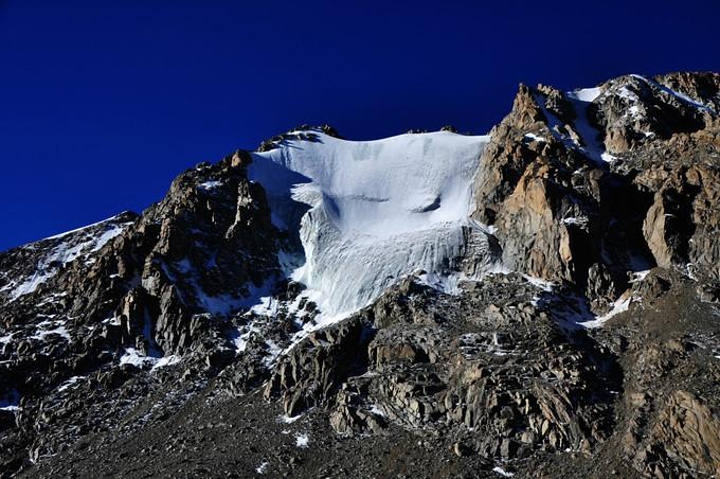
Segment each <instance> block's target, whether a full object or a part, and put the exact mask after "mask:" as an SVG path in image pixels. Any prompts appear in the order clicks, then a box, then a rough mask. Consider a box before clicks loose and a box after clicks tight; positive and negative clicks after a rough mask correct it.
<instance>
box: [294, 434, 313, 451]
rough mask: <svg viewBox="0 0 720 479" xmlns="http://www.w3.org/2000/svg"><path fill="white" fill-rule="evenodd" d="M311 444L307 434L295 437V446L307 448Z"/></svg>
mask: <svg viewBox="0 0 720 479" xmlns="http://www.w3.org/2000/svg"><path fill="white" fill-rule="evenodd" d="M308 444H310V437H309V436H308V435H307V434H298V435H297V436H295V446H296V447H300V448H306V447H308Z"/></svg>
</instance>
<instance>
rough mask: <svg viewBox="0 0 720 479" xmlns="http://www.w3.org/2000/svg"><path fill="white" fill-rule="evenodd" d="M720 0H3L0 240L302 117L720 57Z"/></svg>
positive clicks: (337, 115) (429, 121) (43, 230)
mask: <svg viewBox="0 0 720 479" xmlns="http://www.w3.org/2000/svg"><path fill="white" fill-rule="evenodd" d="M718 20H720V2H718V1H717V0H706V1H697V0H685V1H683V2H681V3H678V2H676V1H674V2H669V1H667V2H662V1H631V0H624V1H616V0H609V1H608V0H606V1H592V2H590V1H582V0H574V1H572V2H569V1H562V0H560V1H554V2H540V1H534V2H518V1H512V0H497V1H493V2H483V1H474V2H451V1H443V0H435V1H433V2H422V1H414V2H409V1H408V2H404V1H393V0H384V1H374V0H367V1H363V2H352V1H337V0H336V1H328V2H316V1H297V0H295V1H288V2H273V1H269V0H265V1H254V2H246V1H219V0H217V1H212V0H196V1H182V0H172V1H170V0H150V1H140V0H122V1H120V0H88V1H79V0H63V1H59V0H46V1H40V0H0V221H1V223H0V250H3V249H6V248H9V247H12V246H16V245H19V244H22V243H25V242H28V241H32V240H35V239H39V238H42V237H45V236H48V235H51V234H55V233H58V232H61V231H65V230H68V229H72V228H76V227H79V226H82V225H84V224H87V223H91V222H94V221H98V220H100V219H103V218H106V217H108V216H112V215H114V214H116V213H118V212H120V211H122V210H126V209H132V210H135V211H141V210H142V209H143V208H145V207H146V206H148V205H149V204H150V203H152V202H154V201H157V200H158V199H160V198H161V197H162V195H163V194H164V192H165V190H166V188H167V186H168V185H169V183H170V181H171V180H172V178H173V177H174V176H175V175H176V174H178V173H179V172H180V171H182V170H183V169H185V168H188V167H190V166H192V165H194V164H196V163H198V162H200V161H204V160H210V161H215V160H218V159H220V158H221V157H222V156H224V155H225V154H227V153H229V152H231V151H233V150H234V149H236V148H239V147H242V148H254V147H255V146H257V144H258V143H259V142H260V141H261V140H262V139H264V138H267V137H270V136H272V135H274V134H276V133H279V132H282V131H285V130H287V129H289V128H291V127H293V126H296V125H298V124H301V123H312V124H319V123H325V122H327V123H330V124H332V125H334V126H335V127H336V128H337V129H338V130H339V131H340V132H341V133H342V134H343V135H345V136H346V137H348V138H350V139H373V138H379V137H384V136H390V135H393V134H397V133H401V132H404V131H407V130H408V129H410V128H428V129H436V128H439V127H441V126H442V125H444V124H448V123H452V124H455V125H457V126H458V127H459V128H460V129H461V130H465V131H471V132H475V133H484V132H486V131H487V130H488V129H489V128H490V127H491V126H492V125H493V124H494V123H496V122H498V121H499V120H500V119H501V118H502V116H503V115H504V114H505V113H506V112H507V111H508V109H509V108H510V106H511V103H512V99H513V96H514V93H515V91H516V89H517V84H518V83H519V82H525V83H529V84H536V83H538V82H542V83H546V84H551V85H555V86H558V87H562V88H565V89H571V88H573V87H576V86H592V85H595V84H596V83H598V82H600V81H602V80H604V79H606V78H609V77H613V76H617V75H620V74H624V73H630V72H637V73H645V74H654V73H662V72H667V71H673V70H714V71H718V70H720V55H719V52H718V46H720V33H719V32H720V29H718V28H717V22H718Z"/></svg>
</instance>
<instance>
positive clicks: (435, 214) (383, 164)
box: [249, 132, 489, 319]
mask: <svg viewBox="0 0 720 479" xmlns="http://www.w3.org/2000/svg"><path fill="white" fill-rule="evenodd" d="M488 141H489V137H487V136H461V135H457V134H453V133H449V132H437V133H427V134H408V135H400V136H396V137H392V138H387V139H384V140H377V141H366V142H354V141H345V140H339V139H337V138H334V137H331V136H328V135H325V134H322V133H319V132H318V133H317V141H301V140H287V141H285V142H284V143H283V144H282V146H280V147H278V148H276V149H274V150H271V151H269V152H264V153H257V154H254V157H253V163H252V164H251V165H250V166H249V176H250V179H251V180H253V181H258V182H260V183H261V184H262V185H263V187H264V188H265V190H266V191H267V193H268V201H269V203H270V207H271V210H272V211H273V222H274V223H275V224H276V226H278V227H279V228H281V229H289V230H296V229H297V228H299V231H300V239H301V241H302V245H303V249H304V255H305V263H304V264H303V265H302V266H301V267H299V268H297V269H295V270H293V271H292V272H291V276H292V278H293V279H294V280H296V281H299V282H301V283H304V284H305V285H306V286H307V287H308V288H309V290H310V291H309V292H308V294H314V295H315V294H316V295H317V300H316V302H317V303H318V306H319V307H320V310H321V311H322V312H323V315H324V316H325V317H326V318H333V319H339V318H340V317H343V316H345V315H347V314H349V313H351V312H353V311H356V310H357V309H360V308H362V307H363V306H365V305H366V304H368V303H369V302H371V301H372V300H374V299H376V298H377V297H378V296H380V294H382V292H383V291H384V290H385V289H386V288H388V287H389V286H391V285H392V284H393V283H395V282H397V281H399V280H401V279H402V278H404V277H406V276H408V275H410V274H412V273H413V272H415V271H417V270H424V271H427V272H428V273H434V274H439V275H446V274H448V273H449V272H450V271H451V270H452V269H453V267H454V266H457V265H455V264H454V260H455V259H456V258H457V257H459V256H460V255H461V254H462V253H463V252H464V251H465V248H467V247H468V245H469V244H475V245H480V246H479V247H480V248H483V247H485V248H487V242H486V237H485V232H484V231H483V230H482V229H481V228H479V227H478V226H476V225H474V224H473V223H472V222H471V221H470V220H469V215H470V212H471V208H472V180H473V175H474V174H475V171H476V169H477V166H478V164H479V158H480V155H481V153H482V151H483V149H484V148H485V145H486V144H487V142H488ZM476 247H477V246H476ZM488 261H489V254H488Z"/></svg>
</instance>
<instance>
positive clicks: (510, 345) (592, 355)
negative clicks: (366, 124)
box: [0, 73, 720, 477]
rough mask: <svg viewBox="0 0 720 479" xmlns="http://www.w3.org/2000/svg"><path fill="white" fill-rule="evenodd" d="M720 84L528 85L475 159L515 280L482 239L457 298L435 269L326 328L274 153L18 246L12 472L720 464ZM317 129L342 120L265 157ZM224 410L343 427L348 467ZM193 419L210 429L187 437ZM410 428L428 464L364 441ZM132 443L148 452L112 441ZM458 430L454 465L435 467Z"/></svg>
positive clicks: (8, 441) (4, 287)
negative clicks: (279, 196)
mask: <svg viewBox="0 0 720 479" xmlns="http://www.w3.org/2000/svg"><path fill="white" fill-rule="evenodd" d="M719 91H720V76H719V75H716V74H697V73H677V74H668V75H662V76H658V77H655V78H645V77H641V76H638V75H629V76H625V77H620V78H616V79H613V80H610V81H608V82H605V83H603V84H601V85H599V86H598V87H596V88H593V89H585V90H577V91H574V92H562V91H560V90H557V89H555V88H552V87H547V86H542V85H540V86H538V87H537V88H531V87H527V86H524V85H521V87H520V89H519V92H518V94H517V96H516V98H515V101H514V104H513V108H512V110H511V112H510V113H509V114H508V116H507V117H506V118H505V119H504V120H503V121H502V122H501V123H500V124H499V125H497V126H496V127H494V128H493V130H492V131H491V133H490V140H489V143H488V145H487V146H486V147H485V149H484V151H483V153H482V157H481V158H478V168H477V171H476V172H475V176H474V184H473V191H474V212H473V213H472V219H473V220H474V221H476V222H478V223H479V224H481V225H483V228H485V230H487V231H488V232H490V233H491V235H490V240H491V244H492V246H493V251H495V257H496V260H497V263H496V266H497V268H496V271H497V272H496V273H490V274H484V275H483V276H482V277H477V276H476V275H475V273H476V271H473V268H474V266H473V265H475V264H477V261H476V260H475V258H473V254H477V253H476V252H475V250H474V249H473V248H467V249H466V250H465V254H466V256H467V257H466V258H460V259H459V260H458V261H456V264H457V265H460V268H464V269H465V270H464V271H457V274H459V275H460V274H465V276H466V277H471V278H474V280H472V281H466V282H461V283H460V284H459V286H458V289H457V290H453V291H448V290H447V289H445V288H439V287H438V286H437V285H436V283H435V282H434V281H433V278H432V273H433V272H417V274H415V275H413V276H411V277H408V278H405V279H402V280H399V281H398V282H396V283H395V285H394V286H392V287H391V288H389V289H388V290H387V291H385V293H384V294H383V295H382V296H381V297H379V298H378V299H376V300H375V301H373V302H372V304H370V305H368V306H367V307H365V308H363V309H361V310H359V311H357V312H356V313H354V314H352V315H350V316H349V317H347V318H345V319H342V320H341V321H339V322H336V323H335V324H331V325H329V326H327V327H325V328H322V329H316V328H313V327H312V325H313V324H314V323H315V322H316V321H317V320H318V319H320V318H321V317H322V316H321V315H322V311H319V310H318V308H317V305H316V304H315V303H314V302H313V301H312V300H311V299H310V298H308V297H306V296H305V295H304V294H303V290H304V286H303V284H301V283H298V282H295V281H293V279H292V278H288V277H287V274H286V268H285V265H284V264H283V263H284V261H285V259H286V254H285V253H287V252H297V251H298V247H299V245H298V240H297V238H296V237H295V236H293V232H292V231H284V230H282V229H281V228H278V227H277V225H276V224H274V223H273V221H272V211H271V208H270V205H269V202H268V199H267V195H266V191H265V188H264V187H263V185H262V184H260V183H257V182H253V181H251V180H250V179H249V178H248V174H247V170H248V165H250V164H251V162H252V161H253V156H252V154H251V153H250V152H245V151H238V152H236V153H235V154H233V155H230V156H228V157H227V158H225V159H223V160H222V161H220V162H219V163H217V164H215V165H210V164H200V165H198V166H197V167H196V168H193V169H191V170H188V171H186V172H185V173H183V174H182V175H180V176H179V177H178V178H177V179H176V180H175V181H174V182H173V184H172V185H171V187H170V190H169V192H168V194H167V196H166V197H165V198H164V199H163V200H162V201H161V202H159V203H158V204H156V205H153V206H152V207H150V208H149V209H148V210H146V211H145V212H144V213H143V214H142V215H135V214H132V213H124V214H122V215H120V216H118V217H115V218H112V219H110V220H107V221H105V222H101V223H98V224H97V225H93V226H91V227H88V228H85V229H81V230H78V231H75V232H70V233H67V234H65V235H62V236H59V237H55V238H49V239H47V240H43V241H40V242H37V243H33V244H31V245H27V246H23V247H20V248H17V249H14V250H11V251H8V252H5V253H2V254H0V443H2V447H0V470H1V471H2V474H4V475H5V476H8V477H10V476H14V475H21V476H38V477H49V476H56V475H58V474H61V475H66V476H73V475H74V476H78V477H79V476H83V477H84V476H90V475H92V474H93V465H94V464H95V465H96V464H99V463H102V462H109V463H111V464H114V466H112V468H111V469H109V470H107V471H106V474H107V475H124V474H130V473H131V470H134V469H133V468H138V467H140V465H142V468H144V470H146V471H148V473H150V474H155V475H162V476H174V477H184V476H188V477H191V476H197V475H205V476H211V477H217V476H220V474H221V472H222V474H223V475H232V474H235V475H236V476H237V477H252V476H254V475H256V474H259V472H258V471H257V470H256V469H262V472H263V473H264V474H267V475H270V476H280V475H282V474H287V475H289V474H301V473H302V474H303V475H306V476H322V477H328V476H330V477H344V475H345V474H346V473H347V471H352V470H353V469H355V470H356V471H366V473H365V474H366V476H367V477H402V475H403V474H412V475H418V476H419V477H483V476H487V477H493V476H495V477H497V475H498V474H500V473H499V472H498V470H499V471H502V473H504V474H508V473H510V472H512V473H514V474H515V475H516V477H538V476H539V477H608V476H610V475H620V476H622V477H712V476H714V475H718V474H720V468H719V467H718V464H720V436H719V434H718V431H719V430H720V419H719V418H720V403H718V399H717V398H718V397H720V396H719V395H718V384H720V363H718V358H719V357H720V328H718V317H719V316H720V310H719V309H718V303H719V302H720V269H719V267H718V264H720V262H719V260H720V241H719V238H718V228H719V222H720V211H719V210H718V206H717V205H718V204H720V203H719V202H718V200H719V199H720V191H719V190H720V178H718V174H719V172H718V171H719V168H720V151H719V150H720V148H719V147H720V123H719V120H718V107H719V105H720V93H719ZM317 132H322V133H324V134H330V135H332V136H337V133H336V132H334V130H332V129H330V128H329V127H325V128H324V129H322V130H315V129H313V128H310V127H303V128H297V129H295V130H293V131H292V132H291V133H289V134H287V135H281V136H278V137H276V138H274V139H272V140H270V141H268V142H265V143H263V145H262V147H261V148H260V150H263V151H272V150H273V149H276V148H283V147H284V144H285V142H287V141H289V140H292V141H311V142H312V141H317ZM258 305H260V307H259V306H258ZM260 395H262V398H260ZM209 404H213V406H212V407H216V408H218V410H223V411H226V412H225V414H227V415H229V416H230V417H234V418H236V419H235V420H237V421H239V422H238V423H237V424H236V427H238V428H240V429H241V430H242V431H243V432H242V434H244V436H243V437H244V439H245V440H246V441H247V440H249V441H251V442H252V441H257V440H259V439H261V438H263V434H264V433H263V431H265V433H268V434H269V432H268V431H275V430H276V429H277V426H276V425H273V424H270V423H269V422H267V421H270V419H272V416H267V417H268V418H269V419H263V420H266V423H264V424H265V425H264V426H262V429H261V430H256V431H253V430H250V429H248V427H247V426H244V425H247V424H251V423H252V424H255V423H256V422H257V421H256V420H255V419H248V418H247V417H245V418H244V419H242V420H241V419H238V418H237V417H236V416H237V415H238V414H240V413H238V412H236V411H234V408H235V407H239V408H243V407H250V408H255V409H257V411H258V413H257V415H258V416H257V417H258V418H264V417H266V416H263V414H265V415H267V414H272V413H261V412H260V411H266V410H268V408H270V410H272V408H276V414H277V415H281V416H282V417H283V418H284V420H287V421H299V422H297V423H293V424H297V425H298V426H297V427H307V428H309V429H311V430H313V431H314V430H316V429H313V428H320V429H318V430H321V429H322V428H325V429H322V430H325V431H328V430H332V433H331V437H332V438H334V439H329V440H325V441H320V440H318V443H322V446H321V447H320V446H319V449H318V450H316V451H315V452H314V453H315V454H318V453H320V455H322V453H323V451H324V452H326V453H327V454H328V457H329V458H331V459H330V460H331V461H333V463H334V464H336V465H337V468H336V469H333V470H327V468H325V467H323V466H322V465H318V464H317V461H316V460H315V459H313V458H312V457H310V456H309V455H308V454H307V453H306V451H305V450H304V449H303V450H302V451H297V452H293V453H289V452H287V450H286V449H283V448H284V446H282V443H281V442H282V441H281V439H282V434H281V433H282V431H279V432H278V431H276V432H275V433H276V434H279V436H278V438H279V439H278V440H277V441H280V442H277V441H275V440H274V439H273V440H272V441H275V442H273V444H274V446H272V447H274V448H275V449H272V451H276V452H277V454H276V452H272V451H270V450H268V451H252V450H247V451H246V450H243V453H242V454H241V455H238V456H236V457H233V455H232V450H233V447H238V446H233V444H232V443H231V442H228V441H229V439H224V437H225V436H223V435H221V434H220V435H218V434H216V433H215V432H214V431H213V429H214V428H215V427H213V428H210V427H209V426H207V425H206V424H200V425H198V424H197V423H196V422H195V421H194V419H193V417H196V416H197V417H203V414H204V413H203V411H204V410H205V408H207V407H211V406H208V405H209ZM203 405H205V406H203ZM251 410H254V409H251ZM243 414H245V413H243ZM298 417H299V418H298ZM228 420H230V419H228ZM169 421H172V422H173V424H174V426H173V427H175V428H176V431H177V432H178V436H179V437H187V439H186V440H185V442H183V443H181V444H178V445H177V447H176V448H174V449H164V452H163V451H160V450H159V448H165V446H164V442H166V441H167V435H165V436H164V437H163V436H162V435H161V434H160V431H162V430H163V428H164V427H165V424H167V423H168V422H169ZM253 421H255V422H253ZM270 422H272V421H270ZM212 424H215V423H214V422H213V423H212ZM281 424H282V422H281ZM282 427H290V426H282ZM293 427H295V426H293ZM200 428H202V429H200ZM325 434H330V433H329V432H326V433H325ZM408 434H409V436H408ZM388 437H389V438H391V439H390V441H391V442H392V438H398V441H399V442H398V446H397V447H396V448H394V449H391V450H392V451H393V452H392V454H402V455H404V456H408V457H410V458H415V459H413V460H416V462H417V465H416V466H415V467H416V469H414V468H413V467H414V466H413V465H412V462H413V460H411V461H410V462H411V464H410V465H408V466H406V468H405V469H404V470H398V469H396V468H394V466H393V467H392V468H391V467H390V466H389V465H388V464H389V463H385V462H383V461H374V459H373V457H372V454H373V453H372V452H368V454H369V458H368V459H367V461H368V462H367V464H364V463H363V462H362V461H363V459H360V458H357V457H355V456H354V455H353V454H351V453H348V452H345V453H343V452H341V448H342V444H343V441H352V440H358V438H364V439H363V440H364V441H368V442H369V443H370V444H373V443H376V444H378V445H381V444H385V442H384V441H386V439H385V438H388ZM407 437H411V438H413V437H416V438H418V439H417V440H418V442H419V443H421V444H423V446H422V447H417V448H416V447H415V446H413V444H414V442H413V441H414V440H410V442H407V441H406V440H405V439H402V440H400V438H407ZM208 439H212V440H213V441H214V444H215V446H216V447H218V448H221V449H222V448H225V449H227V451H226V454H225V456H222V457H216V458H215V460H214V461H213V462H212V464H209V465H208V468H207V470H206V471H204V472H203V471H197V470H196V471H194V470H193V469H192V468H191V469H187V468H185V469H182V470H178V467H179V466H177V465H173V464H172V461H171V458H172V457H174V456H173V455H174V454H180V455H182V454H187V453H188V451H192V450H193V448H196V449H197V448H198V447H200V448H202V447H203V442H204V441H206V440H208ZM310 440H311V441H313V439H312V436H311V439H310ZM134 441H141V442H142V444H144V446H143V447H144V448H145V449H144V450H145V452H144V453H140V454H137V451H136V455H135V456H133V457H128V456H125V457H124V458H122V460H120V461H118V460H117V459H112V458H111V456H112V454H113V453H112V452H111V451H110V449H115V448H119V449H118V450H120V451H129V450H131V449H129V448H131V444H132V443H133V442H134ZM194 441H195V442H194ZM272 441H271V442H272ZM300 442H301V443H302V441H300ZM110 445H113V446H112V448H111V447H110ZM204 447H207V446H206V445H205V446H204ZM303 447H304V446H303ZM379 447H380V446H379ZM382 447H385V446H382ZM435 448H437V454H438V455H440V458H439V460H440V463H442V464H447V466H438V467H433V468H429V467H428V466H427V465H425V466H423V464H424V462H423V461H424V460H425V459H426V458H427V455H428V452H427V451H428V450H433V449H435ZM296 449H302V447H298V448H296ZM400 450H401V451H402V452H399V451H400ZM183 451H184V452H183ZM283 451H284V452H283ZM370 451H372V449H370ZM300 452H302V454H300ZM121 453H122V454H128V453H127V452H121ZM207 454H208V455H212V453H211V452H207ZM298 454H300V455H298ZM271 456H272V457H274V458H275V459H273V460H272V461H270V460H267V461H266V460H265V458H267V457H271ZM163 457H167V458H168V459H167V461H166V462H164V461H163V459H162V458H163ZM442 457H444V458H445V459H443V460H441V458H442ZM230 459H232V461H234V462H233V467H232V468H229V469H228V471H227V474H226V472H225V469H224V468H226V467H229V465H228V464H229V462H228V461H230ZM443 461H444V462H443ZM262 463H265V464H266V466H264V468H261V467H260V466H261V465H262ZM443 468H445V469H443ZM343 470H345V471H346V472H345V473H344V472H342V471H343ZM403 471H404V472H403ZM360 474H364V473H362V472H361V473H360Z"/></svg>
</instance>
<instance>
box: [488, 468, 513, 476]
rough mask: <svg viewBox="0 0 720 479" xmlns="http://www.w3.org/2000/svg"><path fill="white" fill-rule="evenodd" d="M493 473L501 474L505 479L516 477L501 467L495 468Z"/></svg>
mask: <svg viewBox="0 0 720 479" xmlns="http://www.w3.org/2000/svg"><path fill="white" fill-rule="evenodd" d="M493 472H496V473H498V474H500V475H501V476H503V477H513V476H514V475H515V474H514V473H512V472H508V471H506V470H505V469H503V468H502V467H500V466H495V467H493Z"/></svg>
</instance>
